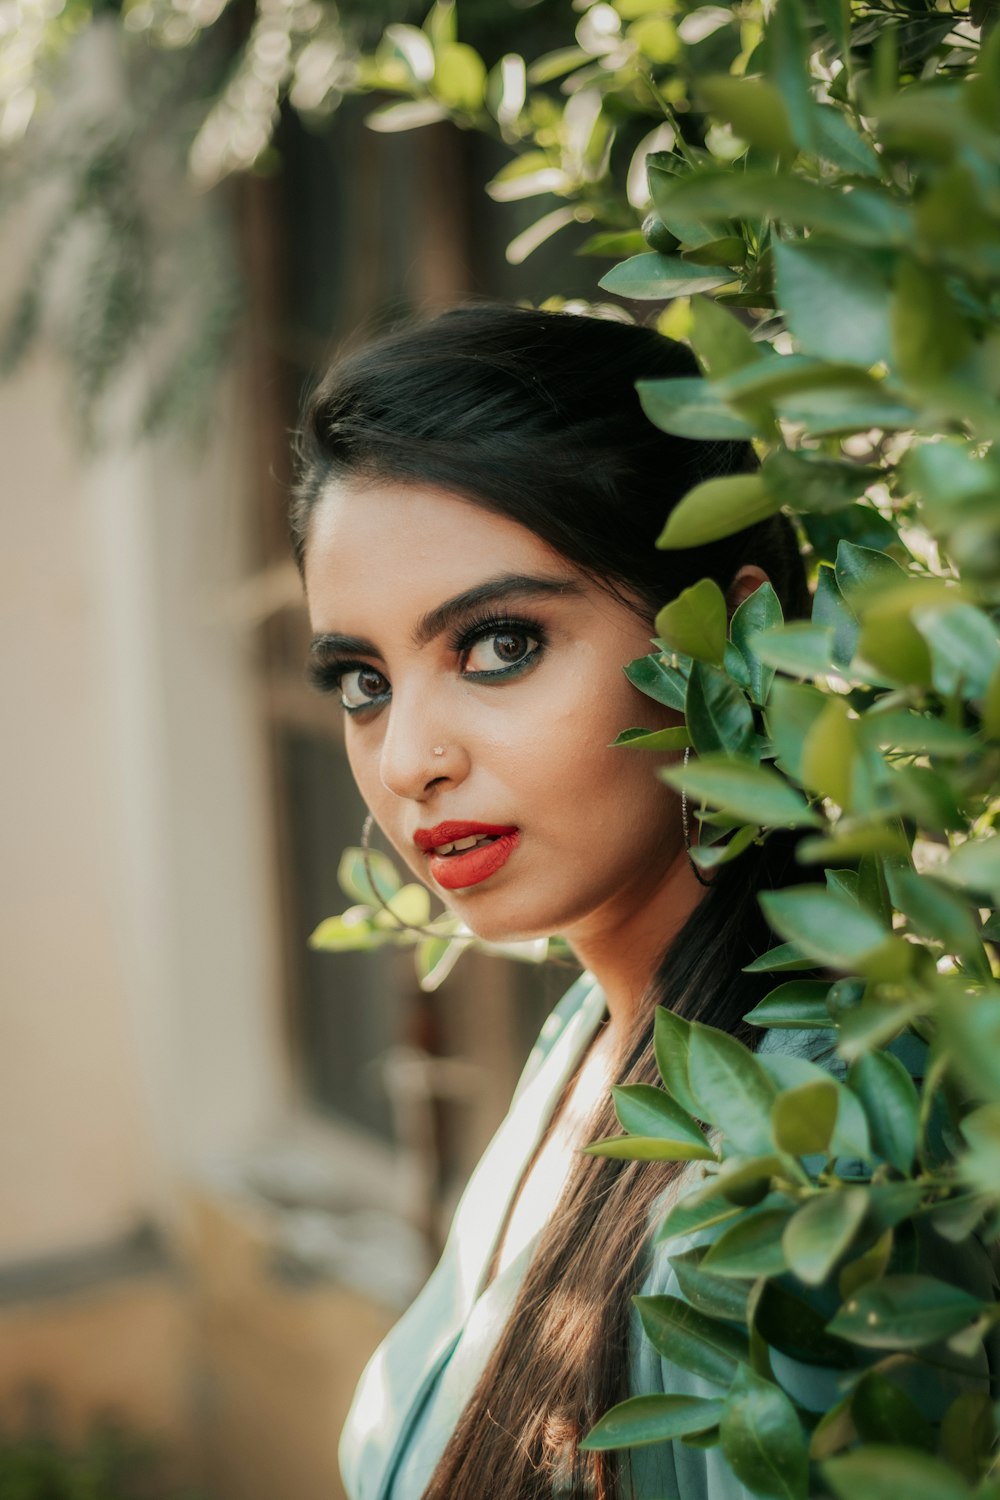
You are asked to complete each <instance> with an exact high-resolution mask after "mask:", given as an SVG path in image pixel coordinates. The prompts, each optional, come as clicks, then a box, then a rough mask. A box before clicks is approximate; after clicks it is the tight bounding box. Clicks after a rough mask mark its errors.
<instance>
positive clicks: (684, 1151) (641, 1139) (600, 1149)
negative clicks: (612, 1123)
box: [583, 1135, 715, 1161]
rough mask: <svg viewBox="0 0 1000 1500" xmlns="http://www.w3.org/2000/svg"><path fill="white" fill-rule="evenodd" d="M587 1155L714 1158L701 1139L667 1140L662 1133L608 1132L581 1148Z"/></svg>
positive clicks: (630, 1158)
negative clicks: (632, 1133)
mask: <svg viewBox="0 0 1000 1500" xmlns="http://www.w3.org/2000/svg"><path fill="white" fill-rule="evenodd" d="M583 1151H584V1154H585V1155H587V1156H608V1157H612V1158H614V1160H616V1161H714V1160H715V1152H714V1151H713V1150H712V1148H711V1146H709V1145H707V1144H706V1142H705V1141H701V1142H698V1143H696V1142H694V1141H691V1140H688V1139H686V1138H685V1139H682V1140H671V1139H669V1138H668V1137H666V1136H662V1135H656V1136H645V1135H609V1136H605V1137H604V1139H603V1140H600V1141H592V1142H591V1143H590V1145H589V1146H584V1147H583Z"/></svg>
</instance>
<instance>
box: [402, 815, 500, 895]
mask: <svg viewBox="0 0 1000 1500" xmlns="http://www.w3.org/2000/svg"><path fill="white" fill-rule="evenodd" d="M468 838H484V839H485V838H488V839H489V840H490V842H489V843H484V844H479V845H476V846H475V847H473V848H472V849H464V850H461V851H459V852H458V853H455V854H436V853H435V852H434V851H435V850H436V849H439V848H440V847H441V845H442V844H454V843H455V842H457V840H459V839H468ZM413 841H414V843H415V844H416V845H417V847H418V848H419V849H422V850H423V852H424V853H425V854H426V855H427V865H428V868H429V870H430V873H431V874H432V875H433V877H434V879H435V880H436V881H437V883H438V885H439V886H441V887H442V889H444V890H446V891H459V890H464V889H465V888H466V887H467V886H470V885H479V884H480V883H481V882H482V881H484V880H488V879H489V877H490V876H491V875H495V874H496V872H497V870H499V869H501V868H502V867H503V866H504V865H505V864H506V863H507V861H508V859H509V858H510V856H511V855H512V854H513V852H514V850H515V849H516V848H517V846H518V844H519V843H520V842H521V833H520V830H519V829H518V828H512V827H511V826H510V825H509V824H507V825H505V826H503V825H498V824H496V823H464V822H463V823H459V822H449V823H438V824H437V825H436V826H435V827H434V828H418V829H417V831H416V833H415V834H414V835H413Z"/></svg>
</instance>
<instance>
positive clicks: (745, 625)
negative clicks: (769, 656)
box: [729, 582, 784, 704]
mask: <svg viewBox="0 0 1000 1500" xmlns="http://www.w3.org/2000/svg"><path fill="white" fill-rule="evenodd" d="M782 624H784V615H783V614H782V611H781V603H780V601H779V599H778V596H777V594H776V593H775V592H774V589H773V587H772V586H771V584H770V582H765V583H762V584H761V585H760V587H759V588H756V589H754V591H753V593H752V594H750V595H748V597H747V598H746V599H744V600H743V603H742V604H741V605H739V607H738V608H737V609H736V610H735V611H734V613H733V618H732V620H731V622H730V626H729V634H730V639H731V640H732V643H733V645H734V646H735V647H736V648H737V650H738V651H739V653H740V655H741V656H742V657H743V660H744V661H745V662H746V665H747V672H748V674H749V679H750V683H749V686H750V696H751V698H752V699H753V701H754V703H757V704H764V703H766V702H767V698H768V694H769V693H770V691H771V684H772V682H773V680H774V668H773V667H769V666H767V665H766V664H765V663H764V662H762V661H761V659H760V657H759V656H758V655H757V653H756V651H755V650H754V649H753V647H752V646H751V644H750V641H751V638H752V637H754V636H757V635H758V634H761V633H763V632H765V631H768V630H773V629H775V628H776V627H777V626H779V625H782Z"/></svg>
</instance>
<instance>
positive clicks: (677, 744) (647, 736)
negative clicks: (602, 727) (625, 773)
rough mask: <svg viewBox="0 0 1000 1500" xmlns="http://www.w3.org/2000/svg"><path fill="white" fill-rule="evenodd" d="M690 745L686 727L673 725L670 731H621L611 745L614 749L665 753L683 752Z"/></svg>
mask: <svg viewBox="0 0 1000 1500" xmlns="http://www.w3.org/2000/svg"><path fill="white" fill-rule="evenodd" d="M691 743H692V740H691V736H690V734H689V733H688V730H687V727H686V726H685V725H684V724H675V725H674V726H673V727H672V728H671V729H638V728H636V729H623V730H622V732H621V734H620V735H619V736H618V738H617V739H615V740H612V742H611V745H612V748H614V749H621V748H627V749H629V750H658V751H666V750H685V749H686V748H687V747H688V745H690V744H691Z"/></svg>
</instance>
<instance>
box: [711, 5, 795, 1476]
mask: <svg viewBox="0 0 1000 1500" xmlns="http://www.w3.org/2000/svg"><path fill="white" fill-rule="evenodd" d="M782 3H786V0H782ZM720 1432H721V1434H722V1450H723V1452H724V1453H725V1455H726V1459H727V1460H728V1463H729V1466H730V1468H731V1469H732V1471H733V1473H734V1474H735V1475H736V1478H737V1479H738V1480H739V1481H740V1483H741V1484H744V1485H746V1487H747V1489H749V1490H750V1492H751V1493H752V1494H754V1495H758V1496H762V1497H767V1500H777V1497H780V1500H805V1497H806V1493H807V1481H808V1471H809V1464H808V1456H807V1450H806V1439H805V1433H804V1432H803V1430H802V1426H801V1423H800V1422H799V1419H798V1417H797V1416H796V1413H795V1408H794V1407H793V1405H792V1403H791V1401H790V1400H789V1399H788V1397H787V1396H786V1395H785V1393H784V1391H782V1390H781V1389H780V1388H779V1387H778V1386H776V1385H774V1384H773V1383H772V1382H771V1381H769V1380H764V1379H762V1378H761V1376H759V1375H757V1374H755V1373H754V1372H753V1370H751V1369H749V1368H748V1367H747V1366H745V1365H741V1366H740V1368H739V1369H738V1370H737V1372H736V1377H735V1379H734V1380H733V1384H732V1387H731V1389H730V1392H729V1395H728V1397H727V1398H726V1408H725V1412H724V1414H723V1417H722V1421H721V1423H720Z"/></svg>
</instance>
